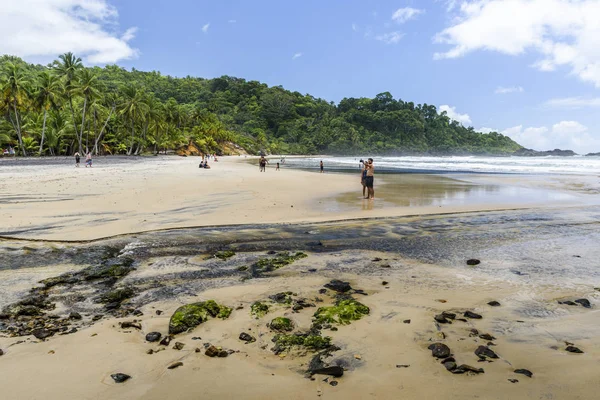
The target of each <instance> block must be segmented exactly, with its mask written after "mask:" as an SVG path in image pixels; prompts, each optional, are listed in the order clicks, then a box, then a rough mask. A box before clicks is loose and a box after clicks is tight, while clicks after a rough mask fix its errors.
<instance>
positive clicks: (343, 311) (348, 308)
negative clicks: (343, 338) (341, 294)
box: [314, 299, 370, 325]
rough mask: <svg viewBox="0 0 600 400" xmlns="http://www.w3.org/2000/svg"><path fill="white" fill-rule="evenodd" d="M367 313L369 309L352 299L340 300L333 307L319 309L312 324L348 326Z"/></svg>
mask: <svg viewBox="0 0 600 400" xmlns="http://www.w3.org/2000/svg"><path fill="white" fill-rule="evenodd" d="M369 312H370V310H369V307H367V306H365V305H364V304H362V303H360V302H358V301H356V300H354V299H342V300H338V301H337V302H336V303H335V305H333V306H329V307H320V308H319V309H318V310H317V311H316V312H315V314H314V323H316V324H324V323H329V324H333V323H336V324H341V325H348V324H350V322H352V321H357V320H359V319H361V318H362V317H364V316H365V315H369Z"/></svg>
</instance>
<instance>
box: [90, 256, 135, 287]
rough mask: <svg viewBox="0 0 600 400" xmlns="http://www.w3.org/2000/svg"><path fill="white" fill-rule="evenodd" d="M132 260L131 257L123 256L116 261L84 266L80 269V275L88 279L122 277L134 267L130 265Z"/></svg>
mask: <svg viewBox="0 0 600 400" xmlns="http://www.w3.org/2000/svg"><path fill="white" fill-rule="evenodd" d="M134 262H135V260H134V259H132V258H124V259H123V260H119V262H116V263H109V264H106V265H101V266H99V267H91V268H86V269H85V270H83V271H82V275H83V277H84V279H85V280H88V281H91V280H95V279H102V278H122V277H124V276H125V275H127V274H129V273H130V272H131V271H133V270H134V269H135V268H133V267H132V265H133V263H134Z"/></svg>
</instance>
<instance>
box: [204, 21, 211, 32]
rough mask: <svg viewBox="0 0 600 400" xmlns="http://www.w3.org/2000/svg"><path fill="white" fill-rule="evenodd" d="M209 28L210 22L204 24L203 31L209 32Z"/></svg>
mask: <svg viewBox="0 0 600 400" xmlns="http://www.w3.org/2000/svg"><path fill="white" fill-rule="evenodd" d="M208 28H210V22H209V23H208V24H204V26H203V27H202V32H204V33H206V32H208Z"/></svg>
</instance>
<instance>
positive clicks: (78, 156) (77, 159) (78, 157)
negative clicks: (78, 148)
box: [75, 152, 81, 168]
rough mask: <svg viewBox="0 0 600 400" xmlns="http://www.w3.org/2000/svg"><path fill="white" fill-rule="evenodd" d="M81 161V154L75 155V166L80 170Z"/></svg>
mask: <svg viewBox="0 0 600 400" xmlns="http://www.w3.org/2000/svg"><path fill="white" fill-rule="evenodd" d="M80 160H81V156H80V155H79V152H76V153H75V166H76V167H78V168H79V161H80Z"/></svg>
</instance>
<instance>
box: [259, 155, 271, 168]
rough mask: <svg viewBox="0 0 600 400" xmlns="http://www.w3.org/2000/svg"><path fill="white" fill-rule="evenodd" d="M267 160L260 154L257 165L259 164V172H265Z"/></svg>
mask: <svg viewBox="0 0 600 400" xmlns="http://www.w3.org/2000/svg"><path fill="white" fill-rule="evenodd" d="M268 163H269V162H268V161H267V159H266V158H265V156H260V161H259V164H258V165H259V166H260V172H266V170H267V164H268Z"/></svg>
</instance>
